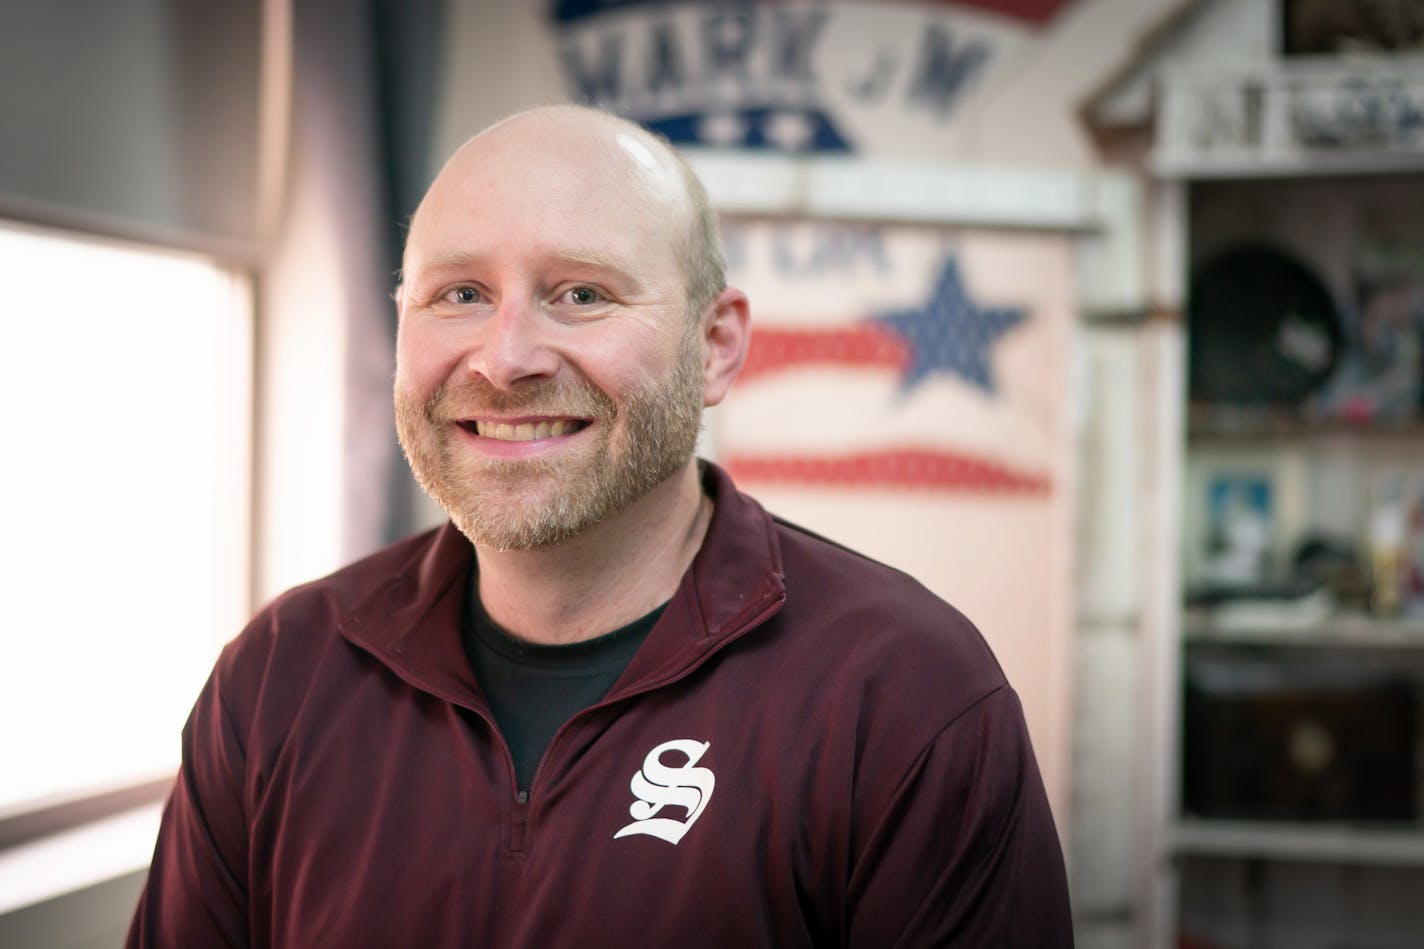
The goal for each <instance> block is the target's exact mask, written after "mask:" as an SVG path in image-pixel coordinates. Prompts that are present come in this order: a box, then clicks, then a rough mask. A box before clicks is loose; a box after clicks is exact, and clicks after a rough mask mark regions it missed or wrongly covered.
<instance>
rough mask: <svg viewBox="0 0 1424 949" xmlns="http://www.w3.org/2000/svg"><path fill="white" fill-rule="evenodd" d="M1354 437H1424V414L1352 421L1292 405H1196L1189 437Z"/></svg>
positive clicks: (1204, 439) (1195, 439)
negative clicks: (1320, 414)
mask: <svg viewBox="0 0 1424 949" xmlns="http://www.w3.org/2000/svg"><path fill="white" fill-rule="evenodd" d="M1339 435H1349V436H1351V437H1366V438H1381V439H1387V438H1390V437H1399V438H1406V437H1407V438H1424V415H1416V416H1414V417H1412V418H1407V419H1373V420H1362V421H1352V420H1350V419H1342V418H1317V417H1313V416H1309V415H1307V414H1305V413H1303V412H1301V411H1299V410H1298V409H1293V408H1288V407H1267V406H1263V407H1249V408H1248V407H1244V406H1218V405H1202V404H1195V405H1192V406H1191V407H1190V408H1189V409H1188V410H1187V438H1188V440H1190V441H1192V442H1208V441H1224V442H1241V441H1251V440H1256V439H1301V438H1325V437H1332V436H1339Z"/></svg>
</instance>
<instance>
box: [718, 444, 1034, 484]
mask: <svg viewBox="0 0 1424 949" xmlns="http://www.w3.org/2000/svg"><path fill="white" fill-rule="evenodd" d="M725 467H726V469H727V471H728V472H730V473H731V475H732V478H733V479H734V480H736V481H741V482H752V481H760V482H763V483H765V482H772V483H778V484H799V485H808V486H809V485H817V486H823V487H844V488H913V489H927V490H932V491H949V492H955V493H981V492H982V493H986V494H1043V493H1045V492H1047V491H1048V489H1049V486H1050V482H1049V480H1048V478H1047V477H1045V476H1043V475H1036V474H1029V473H1025V472H1021V471H1014V470H1013V469H1011V468H1007V467H1005V466H1003V465H1000V464H996V463H994V462H992V461H985V460H984V459H982V458H976V457H974V456H973V455H965V454H959V453H956V452H949V451H934V450H931V449H924V448H902V449H893V450H890V451H874V452H859V453H856V454H849V455H832V456H821V455H780V454H778V455H745V454H744V455H732V456H731V457H729V458H727V459H726V460H725Z"/></svg>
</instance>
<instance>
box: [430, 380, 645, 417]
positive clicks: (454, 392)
mask: <svg viewBox="0 0 1424 949" xmlns="http://www.w3.org/2000/svg"><path fill="white" fill-rule="evenodd" d="M495 413H506V414H515V413H519V414H528V415H566V416H571V417H574V418H593V419H612V418H615V417H616V416H617V415H618V405H617V403H616V402H614V401H613V400H612V399H611V398H609V397H608V395H607V394H606V393H604V392H603V390H601V389H599V388H598V387H597V386H595V385H594V384H593V383H592V382H590V381H588V380H587V379H578V380H576V381H567V380H555V379H531V380H529V381H527V382H521V383H519V384H518V385H517V386H515V387H514V388H512V389H501V388H498V387H496V386H494V385H492V384H491V383H489V382H488V381H486V380H485V379H483V378H481V377H479V376H470V377H468V378H465V379H461V380H459V381H458V382H455V381H451V380H448V379H447V380H446V381H445V382H443V383H441V385H440V387H439V388H438V389H436V390H435V391H434V392H433V393H431V395H430V398H429V399H427V400H426V402H425V415H426V418H428V419H430V420H431V421H434V422H454V421H459V420H461V419H468V418H478V417H480V416H481V415H490V414H495Z"/></svg>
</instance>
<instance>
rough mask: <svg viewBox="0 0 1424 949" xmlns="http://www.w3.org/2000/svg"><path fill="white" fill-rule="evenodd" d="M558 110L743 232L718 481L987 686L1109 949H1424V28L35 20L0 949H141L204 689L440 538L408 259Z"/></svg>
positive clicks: (88, 15)
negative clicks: (418, 404) (162, 844)
mask: <svg viewBox="0 0 1424 949" xmlns="http://www.w3.org/2000/svg"><path fill="white" fill-rule="evenodd" d="M559 101H576V102H585V103H591V104H595V105H598V106H601V107H604V108H607V109H610V110H612V111H615V112H618V113H620V114H623V115H626V116H628V117H630V118H632V119H634V120H636V121H639V122H641V123H643V124H644V125H646V126H648V127H649V128H652V129H654V130H656V131H658V132H661V133H662V134H664V135H666V136H667V137H668V138H669V139H670V140H671V141H673V142H674V143H675V144H676V145H677V146H678V147H679V148H681V149H683V150H684V152H685V154H687V155H688V156H689V158H690V160H691V161H692V163H693V165H694V166H695V167H696V168H697V170H698V171H699V173H700V174H701V175H702V177H703V178H704V180H705V181H706V183H707V185H708V188H709V191H710V194H711V196H712V199H713V202H714V204H715V205H716V207H717V208H718V211H719V213H720V214H721V217H722V224H723V237H724V243H725V246H726V250H727V256H728V261H729V267H730V277H731V279H732V281H733V282H735V283H736V284H738V285H740V286H742V287H743V288H744V289H746V290H747V291H748V293H749V295H750V297H751V301H752V311H753V321H754V327H755V333H754V336H753V343H752V351H751V355H750V357H749V360H748V364H747V368H746V371H745V372H744V374H743V377H742V378H741V379H740V380H739V382H738V383H737V385H736V386H735V387H734V389H733V391H732V393H731V395H730V396H729V398H728V400H727V401H726V403H725V404H724V405H723V406H720V407H719V408H718V409H716V410H715V411H714V412H712V413H711V414H710V416H709V420H708V426H707V429H706V431H705V433H704V437H703V442H702V449H701V450H702V452H703V453H704V454H705V455H706V456H707V457H710V458H713V459H715V460H717V461H718V462H719V463H721V464H723V465H725V466H726V467H727V468H728V469H729V470H730V471H731V472H732V474H733V476H734V478H735V479H736V480H737V481H738V483H739V485H740V486H741V487H743V488H744V489H746V490H748V491H750V492H751V493H753V494H755V495H756V496H758V497H759V498H760V499H762V501H763V502H764V503H765V504H766V505H767V506H768V507H770V508H771V509H772V510H774V511H776V512H777V513H780V514H783V515H784V516H787V517H789V518H791V519H792V520H795V521H798V522H801V523H803V524H805V525H807V526H809V527H811V528H813V529H815V530H817V531H819V532H821V533H824V534H826V535H828V536H830V537H832V538H835V539H837V540H840V541H843V542H845V543H847V544H850V545H851V546H854V547H857V548H860V549H862V550H865V551H866V552H868V553H870V554H871V555H872V556H875V557H877V558H878V559H881V560H884V561H886V562H888V563H891V564H893V565H896V566H899V567H902V568H903V569H905V570H908V571H910V572H911V573H913V574H915V575H916V576H917V577H919V578H920V579H921V580H922V581H923V582H925V583H926V584H927V585H929V586H930V587H931V588H933V589H935V590H936V591H937V592H939V593H940V594H941V595H943V596H944V597H946V598H947V599H949V600H951V601H952V602H954V603H955V604H956V605H958V606H959V607H960V608H961V609H963V610H964V611H965V612H966V613H967V614H968V615H969V616H970V617H971V618H972V619H974V620H975V622H976V623H977V624H978V625H979V626H980V627H981V628H982V629H983V630H984V632H985V635H986V637H987V638H988V639H989V640H990V642H991V643H992V645H993V646H994V649H995V651H996V652H997V653H998V655H999V656H1000V659H1001V661H1002V663H1003V665H1004V666H1005V669H1006V671H1007V672H1008V674H1009V677H1010V679H1011V681H1013V683H1014V684H1015V686H1016V687H1017V689H1018V691H1019V692H1020V694H1021V695H1022V697H1023V700H1024V706H1025V711H1026V714H1027V716H1028V719H1029V725H1030V729H1031V732H1032V735H1033V740H1034V744H1035V749H1036V751H1037V754H1038V758H1039V761H1040V764H1041V767H1042V770H1043V773H1044V778H1045V781H1046V783H1047V786H1048V790H1049V795H1050V799H1051V801H1052V803H1053V806H1054V810H1055V813H1056V816H1057V820H1058V825H1059V828H1060V831H1061V833H1062V836H1063V839H1064V845H1065V848H1066V852H1067V855H1068V858H1069V864H1070V876H1071V883H1072V888H1073V900H1074V907H1075V919H1076V925H1077V929H1078V941H1079V944H1080V945H1082V946H1085V947H1124V949H1126V947H1171V946H1181V947H1196V949H1207V947H1291V949H1301V947H1305V949H1313V947H1321V949H1326V947H1330V949H1347V947H1348V949H1366V947H1372V949H1378V947H1406V946H1408V947H1414V946H1418V945H1421V944H1424V903H1421V901H1420V900H1419V899H1418V897H1417V894H1418V893H1419V892H1421V887H1424V778H1421V774H1424V768H1421V765H1424V755H1421V737H1424V731H1421V718H1420V709H1421V702H1420V698H1421V694H1424V691H1421V689H1422V687H1424V437H1421V436H1424V421H1421V412H1424V4H1421V3H1420V2H1419V0H937V2H936V0H919V2H910V0H903V2H901V0H881V2H871V0H843V2H834V0H826V2H808V0H788V2H764V3H758V2H751V0H748V2H727V3H721V2H719V3H712V2H696V0H539V2H528V0H407V2H395V0H364V2H362V0H345V2H340V3H338V2H336V0H250V2H247V3H234V2H218V0H108V2H99V0H90V2H85V0H45V2H40V0H4V2H0V286H3V287H4V288H5V290H4V295H3V299H4V300H5V306H4V317H5V323H6V325H7V326H9V327H10V329H9V332H10V337H9V338H10V339H11V343H10V344H9V345H8V346H7V347H6V350H5V351H6V353H7V354H8V355H7V357H6V359H5V362H6V372H5V373H3V375H0V386H3V387H4V389H3V398H0V411H3V413H4V426H5V430H6V431H9V432H11V438H12V441H11V446H12V447H11V451H10V455H9V457H10V459H11V460H10V462H9V463H8V464H6V465H5V470H4V472H3V474H0V487H3V490H0V510H2V511H3V520H0V525H3V534H0V565H3V572H0V577H3V580H0V600H2V601H3V605H4V608H5V610H4V611H5V616H6V618H5V620H4V623H3V625H0V945H4V946H7V947H8V946H15V947H73V949H77V947H90V946H93V947H99V946H113V945H117V944H119V943H120V942H121V941H122V934H123V932H124V931H125V929H126V927H127V922H128V917H129V914H130V913H131V911H132V907H133V903H134V900H135V899H136V897H137V894H138V890H139V888H140V887H141V885H142V882H143V878H144V873H145V868H146V864H147V860H148V857H149V854H150V852H151V849H152V845H153V835H154V832H155V829H156V827H157V821H158V815H159V809H160V807H161V803H162V800H163V798H164V796H165V795H166V793H167V789H168V787H169V786H170V784H171V781H172V775H173V772H174V769H175V768H176V766H177V760H178V751H179V749H178V734H179V730H180V728H181V726H182V723H183V720H184V718H185V716H186V714H187V710H188V708H189V706H190V705H191V703H192V701H193V698H194V697H195V696H196V694H197V690H198V689H199V687H200V686H201V683H202V681H203V679H204V678H205V677H206V675H207V673H208V670H209V668H210V667H211V664H212V662H213V659H214V658H215V657H216V654H217V651H218V650H219V649H220V648H221V646H222V644H223V643H225V642H226V641H227V640H229V639H230V638H232V637H233V636H234V635H236V633H237V632H238V631H239V630H240V629H241V627H242V625H243V624H244V623H245V621H246V619H247V617H248V616H249V615H250V614H251V613H252V611H253V610H254V609H256V608H257V607H258V606H260V605H261V604H262V603H263V602H265V601H266V600H268V599H269V598H270V597H272V596H273V595H275V594H276V593H278V592H280V591H281V590H282V589H284V588H286V587H288V586H290V585H293V584H295V583H298V582H301V581H303V580H306V579H310V578H313V577H316V576H319V575H322V574H324V573H327V572H329V571H331V570H333V569H335V568H336V567H338V566H340V565H341V564H343V563H345V562H347V561H349V560H351V559H353V558H355V557H357V556H359V555H361V554H364V553H366V552H368V551H371V550H373V549H375V548H377V547H379V546H381V545H382V544H384V543H386V542H389V541H390V540H393V539H395V538H397V537H400V536H402V535H404V534H407V533H410V532H412V531H415V530H417V529H421V528H423V527H426V526H428V525H431V524H434V523H437V522H438V521H439V519H440V515H439V512H438V511H437V510H435V509H434V508H433V507H432V506H431V505H430V504H429V502H427V501H426V500H424V499H423V497H422V496H421V495H420V494H419V491H418V490H417V489H415V488H414V487H413V484H412V482H411V480H410V478H409V476H408V474H407V473H406V469H405V466H404V463H403V461H402V460H401V458H400V455H399V451H398V450H397V448H396V446H395V439H394V433H393V427H392V423H391V412H390V392H389V390H390V380H391V374H392V370H393V355H392V353H393V342H394V328H395V310H394V306H393V304H392V303H391V301H390V298H389V293H390V291H391V289H392V287H393V285H394V283H395V279H396V276H397V271H398V268H399V258H400V248H401V244H402V240H403V227H404V224H405V222H406V221H407V220H408V219H409V216H410V214H411V212H412V211H413V210H414V208H415V206H416V204H417V202H418V201H419V198H420V196H421V194H422V192H423V190H424V188H425V187H426V185H427V184H428V183H429V181H430V180H431V179H432V177H433V176H434V174H435V172H436V171H437V170H438V169H439V166H440V164H441V162H442V161H443V160H444V158H445V157H446V156H447V155H448V154H449V153H450V152H451V151H452V150H453V149H454V148H455V147H456V146H458V145H459V143H460V142H462V141H463V140H464V139H465V138H467V137H468V136H469V135H471V134H473V133H474V132H477V131H478V130H479V129H481V128H482V127H484V126H485V125H487V124H488V123H490V122H492V121H494V120H496V119H498V118H500V117H502V116H504V115H506V114H508V113H509V112H511V111H514V110H518V109H521V108H526V107H529V106H534V105H539V104H543V103H549V102H559Z"/></svg>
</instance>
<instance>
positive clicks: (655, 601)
mask: <svg viewBox="0 0 1424 949" xmlns="http://www.w3.org/2000/svg"><path fill="white" fill-rule="evenodd" d="M711 519H712V501H711V499H710V498H708V497H707V496H706V495H705V494H703V492H702V486H701V483H700V479H699V477H698V471H697V463H696V462H695V461H689V462H688V465H687V467H686V468H684V469H683V470H682V471H681V472H679V473H678V474H676V475H673V476H672V477H671V478H669V479H668V480H667V481H664V482H663V483H662V484H660V485H658V486H657V487H656V488H654V489H653V490H652V491H651V492H649V493H648V494H647V495H645V496H644V497H642V498H641V499H639V500H638V501H636V502H635V503H634V504H632V505H631V506H629V507H628V508H625V509H624V510H622V511H619V512H618V513H616V514H614V515H612V516H610V517H608V518H607V519H605V520H604V521H602V522H600V523H599V524H597V525H595V526H594V527H592V528H590V529H589V530H587V531H584V532H583V533H582V534H579V535H578V536H576V537H573V538H570V539H569V540H567V541H564V542H563V543H561V544H555V545H552V546H550V547H542V548H538V549H535V550H489V549H486V548H479V549H477V551H476V554H477V556H478V558H479V585H480V586H479V593H480V601H481V603H482V604H483V605H484V608H485V612H486V613H487V614H488V615H489V617H490V618H491V619H493V620H494V621H495V622H496V623H497V624H499V625H500V626H501V627H503V628H504V629H506V630H508V631H509V632H511V633H513V634H515V635H516V636H519V637H520V638H522V639H527V640H529V641H531V642H538V643H573V642H580V641H582V640H585V639H592V638H593V637H595V636H601V635H602V634H604V633H607V632H610V631H611V630H614V629H617V628H618V627H620V626H623V625H625V624H627V623H631V622H632V621H633V620H635V619H637V618H639V617H640V616H643V615H645V614H646V613H649V612H651V611H652V609H653V608H654V607H656V606H658V605H659V604H662V603H664V602H666V601H667V600H668V599H669V598H670V597H671V596H672V594H673V593H674V591H676V590H677V586H678V584H679V583H680V582H681V580H682V575H683V574H684V573H685V572H686V571H687V568H688V566H689V565H690V564H691V563H692V558H693V557H695V556H696V555H697V551H698V550H699V549H700V548H701V547H702V538H703V537H704V536H705V535H706V533H707V525H708V523H710V521H711Z"/></svg>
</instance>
